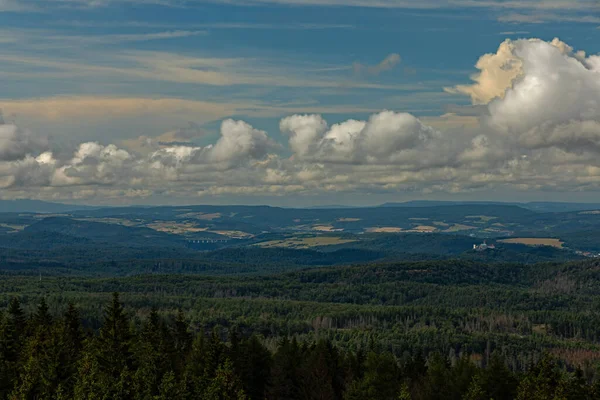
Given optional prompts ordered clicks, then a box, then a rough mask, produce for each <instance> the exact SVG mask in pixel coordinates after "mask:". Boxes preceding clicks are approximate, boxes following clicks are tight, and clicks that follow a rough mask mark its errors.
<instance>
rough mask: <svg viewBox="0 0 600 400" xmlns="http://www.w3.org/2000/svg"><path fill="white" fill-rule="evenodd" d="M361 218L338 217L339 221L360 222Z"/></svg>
mask: <svg viewBox="0 0 600 400" xmlns="http://www.w3.org/2000/svg"><path fill="white" fill-rule="evenodd" d="M358 221H360V218H338V222H358Z"/></svg>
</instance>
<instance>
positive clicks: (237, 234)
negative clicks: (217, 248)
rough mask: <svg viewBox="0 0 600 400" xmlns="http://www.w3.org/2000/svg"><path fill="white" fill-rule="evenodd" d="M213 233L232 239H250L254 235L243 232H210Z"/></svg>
mask: <svg viewBox="0 0 600 400" xmlns="http://www.w3.org/2000/svg"><path fill="white" fill-rule="evenodd" d="M210 232H212V233H216V234H218V235H223V236H228V237H230V238H232V239H249V238H251V237H253V236H254V235H253V234H251V233H248V232H243V231H210Z"/></svg>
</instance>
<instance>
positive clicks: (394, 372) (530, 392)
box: [0, 293, 600, 400]
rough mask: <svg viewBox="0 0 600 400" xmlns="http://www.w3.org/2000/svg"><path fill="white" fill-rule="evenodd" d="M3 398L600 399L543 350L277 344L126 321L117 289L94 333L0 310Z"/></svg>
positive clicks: (14, 308) (156, 318) (584, 376)
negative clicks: (517, 354)
mask: <svg viewBox="0 0 600 400" xmlns="http://www.w3.org/2000/svg"><path fill="white" fill-rule="evenodd" d="M0 326H1V329H0V398H2V399H11V400H12V399H15V400H16V399H153V400H158V399H165V400H166V399H207V400H212V399H215V400H216V399H219V400H226V399H235V400H242V399H332V400H334V399H340V400H341V399H347V400H368V399H373V400H380V399H381V400H387V399H390V400H392V399H394V400H398V399H402V400H406V399H415V400H416V399H423V400H425V399H457V400H459V399H465V400H487V399H496V400H503V399H507V400H508V399H518V400H531V399H535V400H538V399H539V400H545V399H547V400H559V399H565V400H571V399H573V400H576V399H577V400H579V399H582V400H583V399H599V398H600V381H599V380H598V379H596V377H595V376H594V375H593V374H590V373H589V372H590V371H585V370H583V369H581V368H574V367H573V366H570V365H568V364H566V363H564V362H561V361H559V360H558V358H556V357H554V356H552V355H550V354H540V355H539V357H533V358H532V359H531V360H530V362H529V363H528V365H526V366H524V368H523V369H519V370H514V369H513V368H511V367H510V361H509V360H507V359H506V358H505V357H504V356H503V355H502V354H501V353H500V352H495V351H494V352H490V353H487V354H485V355H484V357H477V356H476V355H475V354H469V353H466V352H465V353H461V354H450V355H447V354H441V353H439V352H431V353H429V354H425V353H423V352H419V351H415V352H412V353H410V352H406V353H405V354H404V355H403V356H402V357H397V356H395V355H394V354H392V353H391V352H389V351H387V350H385V349H382V348H381V346H379V345H378V344H377V343H375V342H373V341H368V342H366V343H364V344H361V345H359V346H357V347H356V348H355V349H354V350H348V349H340V348H339V347H337V346H335V345H334V344H333V343H332V341H331V340H330V339H329V338H328V337H327V336H323V337H318V338H316V339H315V340H299V339H298V338H297V337H296V336H291V337H290V336H283V337H280V338H278V339H277V340H276V341H269V340H266V339H265V337H263V336H261V335H257V334H252V335H245V334H243V333H242V332H240V330H239V329H238V328H237V327H236V326H232V327H229V328H227V329H223V328H222V327H221V328H220V327H214V328H212V329H210V328H209V327H206V326H195V327H194V326H192V324H191V323H190V321H189V319H188V318H187V316H186V314H185V313H183V312H182V311H178V312H177V313H175V314H174V315H165V314H164V313H162V312H161V310H157V309H156V308H152V309H151V310H150V311H149V313H148V314H147V315H146V316H145V318H144V319H143V320H139V321H134V320H133V319H132V318H131V316H130V315H129V313H128V311H127V310H126V308H125V307H124V305H123V303H122V302H121V300H120V298H119V295H118V294H117V293H115V294H113V297H112V299H111V300H110V301H109V302H108V303H107V304H106V305H104V306H103V314H102V321H101V324H100V326H99V327H98V328H97V329H90V328H89V327H85V326H84V324H82V319H81V317H80V315H79V311H78V309H77V308H76V307H75V306H74V305H73V304H68V305H67V306H66V308H64V309H63V310H61V313H60V314H54V313H52V312H51V307H50V305H49V304H47V303H46V300H45V299H44V298H41V299H40V300H39V302H38V304H37V306H36V307H35V308H34V309H33V310H32V312H31V313H27V312H26V311H25V310H24V309H23V307H22V305H21V303H20V301H19V299H18V298H13V299H11V301H10V303H9V304H8V307H7V308H6V310H4V311H3V313H2V323H1V325H0Z"/></svg>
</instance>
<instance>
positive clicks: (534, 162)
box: [0, 39, 600, 199]
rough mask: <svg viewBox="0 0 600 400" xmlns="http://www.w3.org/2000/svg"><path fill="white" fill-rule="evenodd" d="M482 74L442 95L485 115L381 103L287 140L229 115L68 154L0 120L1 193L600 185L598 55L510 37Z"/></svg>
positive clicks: (310, 123)
mask: <svg viewBox="0 0 600 400" xmlns="http://www.w3.org/2000/svg"><path fill="white" fill-rule="evenodd" d="M386 65H389V63H388V64H386ZM378 68H379V66H378ZM476 68H477V69H478V70H479V73H477V74H475V75H473V77H472V79H473V82H472V84H469V85H459V86H456V87H453V88H449V89H447V90H448V91H452V92H456V93H461V94H464V95H466V96H469V97H470V98H471V100H472V103H473V104H474V105H476V106H477V110H478V115H479V116H477V117H468V116H467V117H465V116H460V115H455V114H448V115H445V116H443V117H440V118H436V119H431V118H429V119H427V120H426V121H425V120H421V119H419V118H417V117H415V116H413V115H411V114H408V113H403V112H395V111H382V112H379V113H376V114H373V115H371V116H370V117H369V118H368V119H366V120H361V119H349V120H346V121H341V122H336V123H331V124H330V123H329V122H327V121H326V120H325V119H324V118H323V117H322V116H321V115H317V114H312V115H291V116H288V117H286V118H283V119H282V120H281V121H280V124H279V130H280V133H281V134H282V135H283V138H284V140H285V141H286V143H279V144H278V143H276V142H275V140H274V139H273V138H274V137H276V136H277V135H275V134H274V133H271V134H268V133H267V132H265V131H262V130H260V129H257V128H255V127H253V126H251V125H250V124H248V123H247V122H244V121H240V120H232V119H227V120H225V121H223V122H222V124H221V127H220V130H219V137H218V138H217V139H216V140H215V141H214V143H213V144H209V145H204V146H200V145H196V144H194V143H193V141H194V139H195V138H197V137H199V136H204V133H203V132H201V130H199V129H196V128H197V127H190V129H189V130H188V131H173V132H167V133H165V134H164V135H161V136H160V137H157V138H152V137H142V138H140V139H138V140H136V141H128V142H124V143H123V144H122V145H121V146H118V145H115V144H101V143H96V142H87V143H82V144H80V145H78V146H77V147H76V148H75V149H72V150H71V151H66V149H61V148H56V147H57V145H56V144H53V143H52V141H48V140H47V139H44V138H40V137H36V136H34V135H32V134H31V133H28V132H25V131H23V130H21V129H19V128H18V127H16V126H15V125H13V124H7V123H4V122H3V121H0V188H1V193H2V197H13V198H15V197H42V198H50V199H52V198H60V199H116V198H120V199H122V198H124V197H127V198H129V197H147V196H151V195H155V194H160V195H168V196H179V197H182V198H183V197H185V198H190V197H192V198H193V197H199V196H205V195H214V196H218V195H226V194H230V195H240V194H244V195H249V194H251V195H261V196H277V195H282V196H283V195H289V194H291V193H294V194H302V195H314V194H318V193H332V192H339V193H347V192H354V193H356V192H361V193H382V192H392V193H395V192H404V191H413V192H418V193H431V192H447V193H459V192H469V191H474V190H482V189H495V188H512V189H515V190H549V191H597V190H599V189H600V157H599V156H600V56H598V55H586V54H585V53H584V52H582V51H575V50H574V49H573V48H571V47H570V46H569V45H567V44H566V43H564V42H562V41H560V40H558V39H555V40H553V41H551V42H545V41H542V40H538V39H529V40H517V41H510V40H507V41H505V42H503V43H502V44H501V45H500V46H499V48H498V50H497V51H496V52H495V53H492V54H487V55H484V56H482V57H481V58H480V60H479V61H478V63H477V65H476ZM40 112H44V111H43V110H40ZM434 126H435V127H434Z"/></svg>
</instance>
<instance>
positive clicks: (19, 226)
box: [0, 224, 26, 231]
mask: <svg viewBox="0 0 600 400" xmlns="http://www.w3.org/2000/svg"><path fill="white" fill-rule="evenodd" d="M0 227H2V228H7V229H12V230H13V231H22V230H23V229H25V227H26V226H25V225H13V224H0Z"/></svg>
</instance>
